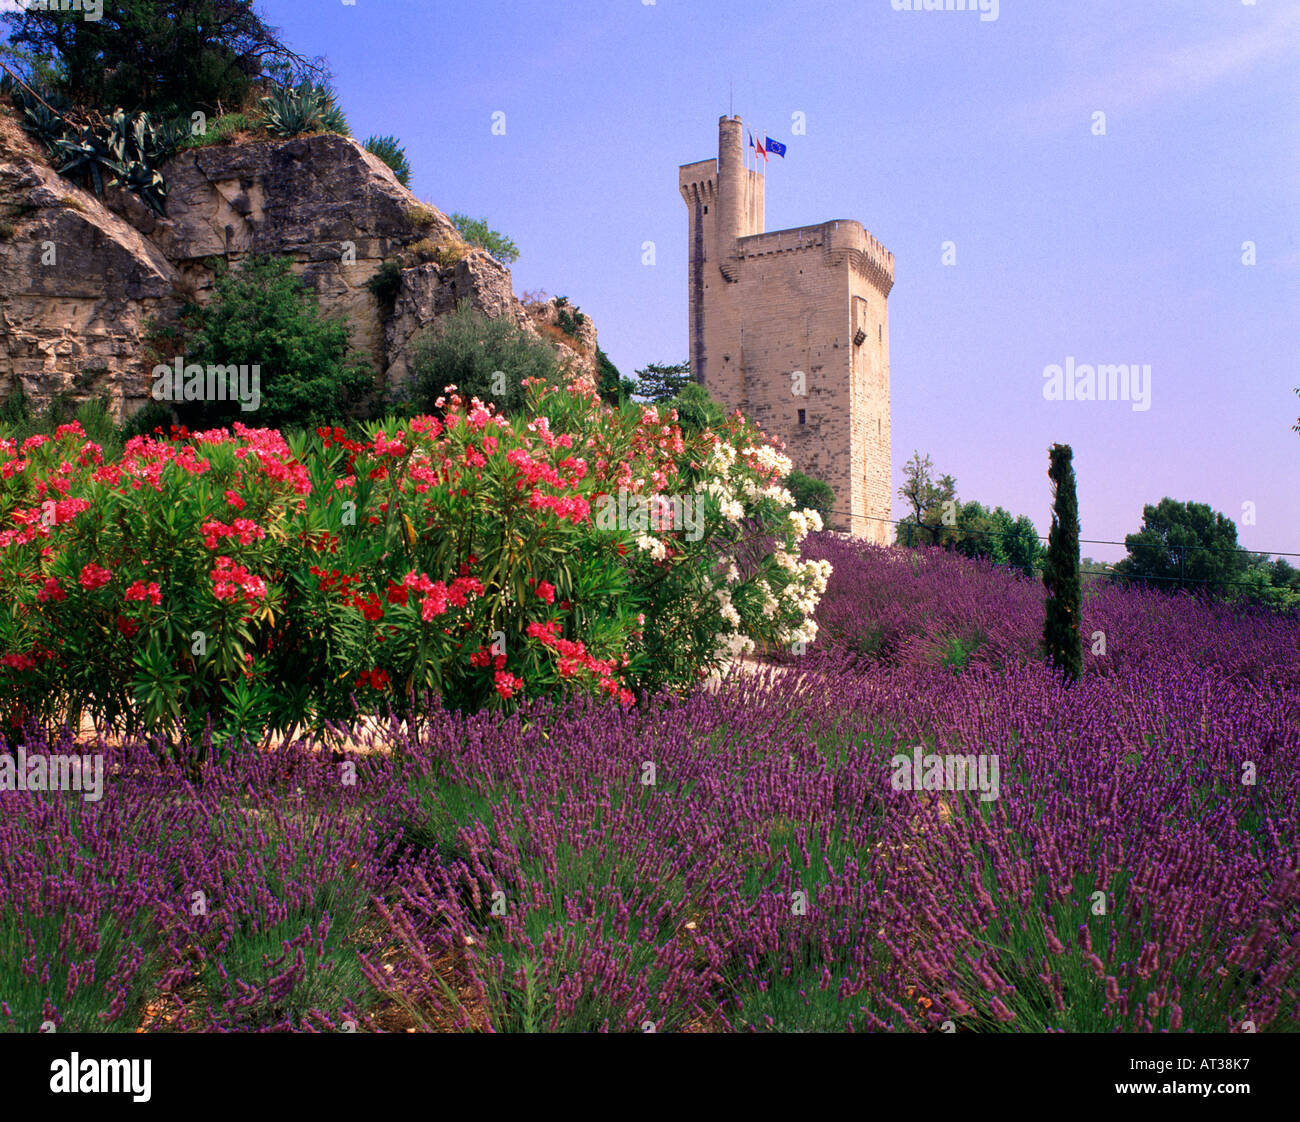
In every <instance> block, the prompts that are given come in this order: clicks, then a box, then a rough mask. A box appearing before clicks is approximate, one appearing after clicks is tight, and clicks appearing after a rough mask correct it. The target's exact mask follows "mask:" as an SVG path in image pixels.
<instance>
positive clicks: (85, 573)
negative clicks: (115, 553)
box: [81, 561, 113, 592]
mask: <svg viewBox="0 0 1300 1122" xmlns="http://www.w3.org/2000/svg"><path fill="white" fill-rule="evenodd" d="M112 579H113V574H112V573H110V572H109V571H108V570H107V569H105V568H104V567H103V566H102V565H97V564H95V562H94V561H91V562H90V563H89V564H88V565H85V566H84V567H83V568H82V570H81V587H82V588H84V589H85V590H86V591H87V592H94V591H95V590H96V589H99V588H103V587H104V585H106V584H108V582H109V581H111V580H112Z"/></svg>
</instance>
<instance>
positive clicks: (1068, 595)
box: [1043, 444, 1083, 682]
mask: <svg viewBox="0 0 1300 1122" xmlns="http://www.w3.org/2000/svg"><path fill="white" fill-rule="evenodd" d="M1073 459H1074V453H1073V451H1071V449H1070V446H1069V445H1068V444H1053V445H1052V449H1051V452H1050V453H1049V466H1048V469H1047V476H1048V478H1049V479H1050V480H1051V481H1052V496H1053V504H1052V528H1051V530H1050V531H1049V533H1048V537H1047V564H1046V565H1045V567H1044V569H1043V584H1045V585H1046V586H1047V617H1046V620H1045V621H1044V623H1043V649H1044V650H1045V652H1046V654H1047V657H1048V659H1049V660H1050V661H1051V663H1052V665H1054V666H1055V667H1057V668H1058V669H1060V670H1062V671H1064V673H1065V676H1066V677H1067V678H1068V679H1069V680H1070V681H1072V682H1073V681H1078V678H1079V675H1080V673H1082V671H1083V643H1082V640H1081V638H1080V636H1079V609H1080V603H1081V601H1082V593H1081V591H1080V585H1079V503H1078V499H1077V497H1076V496H1075V493H1074V465H1073V462H1072V461H1073Z"/></svg>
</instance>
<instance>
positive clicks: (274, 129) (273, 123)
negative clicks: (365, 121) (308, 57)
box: [262, 78, 351, 137]
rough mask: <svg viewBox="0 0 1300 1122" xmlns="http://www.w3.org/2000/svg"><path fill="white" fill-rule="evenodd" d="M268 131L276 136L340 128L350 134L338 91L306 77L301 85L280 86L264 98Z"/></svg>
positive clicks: (333, 130)
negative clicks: (337, 95) (337, 94)
mask: <svg viewBox="0 0 1300 1122" xmlns="http://www.w3.org/2000/svg"><path fill="white" fill-rule="evenodd" d="M262 109H263V113H264V114H265V123H266V131H267V132H269V133H270V134H271V135H272V136H285V137H288V136H301V135H302V134H303V133H309V132H337V133H342V134H343V135H344V136H350V135H351V130H350V129H349V128H348V123H347V119H346V118H345V117H344V116H343V110H341V109H340V108H339V106H338V101H337V100H336V98H335V95H334V92H333V91H332V90H330V89H328V88H327V87H325V86H322V85H317V84H316V83H314V82H312V81H310V80H309V79H306V78H304V79H303V80H302V81H301V82H299V83H298V85H297V86H288V85H285V86H279V87H277V88H275V89H273V90H272V91H271V93H270V95H269V96H267V97H264V98H262Z"/></svg>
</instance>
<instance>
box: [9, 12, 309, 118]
mask: <svg viewBox="0 0 1300 1122" xmlns="http://www.w3.org/2000/svg"><path fill="white" fill-rule="evenodd" d="M2 18H3V20H4V22H5V24H6V25H7V26H8V30H9V39H10V43H11V44H12V45H13V46H14V47H15V48H18V49H19V50H27V51H29V52H31V53H32V54H34V55H36V56H43V57H46V58H51V59H54V60H56V62H57V67H56V71H57V75H58V77H57V80H56V85H57V86H58V89H59V92H60V93H61V94H63V95H64V96H65V97H67V98H68V99H69V100H70V101H71V102H73V103H74V104H78V105H87V106H93V107H96V108H99V109H101V110H103V111H105V112H110V111H111V110H112V109H114V108H117V107H121V108H123V109H126V110H128V111H133V110H140V109H144V110H149V111H158V110H168V111H184V112H186V113H189V112H192V111H194V110H203V111H205V112H211V111H213V110H215V109H216V108H217V107H218V105H219V104H220V105H221V106H223V107H224V108H226V109H232V108H238V107H239V106H240V105H241V104H242V103H243V101H244V100H245V98H246V97H247V96H248V94H249V92H250V90H251V88H252V86H253V84H254V82H256V81H257V80H258V79H259V78H262V77H269V76H276V77H280V78H288V77H290V76H293V77H299V78H301V77H312V78H324V77H325V68H324V64H323V63H322V62H321V61H320V60H307V59H305V58H303V57H302V56H300V55H297V54H295V53H294V52H293V51H291V50H290V49H289V48H288V47H287V46H285V44H284V42H283V41H282V40H281V38H280V33H279V32H278V31H277V30H276V29H275V28H273V27H270V26H269V25H268V24H267V23H266V22H265V21H264V20H263V19H262V17H261V16H260V15H259V14H258V13H257V11H256V10H255V9H254V7H253V0H112V2H111V3H105V4H104V6H103V12H102V14H101V16H100V18H99V19H97V20H88V19H86V18H84V13H83V12H79V11H71V10H69V11H55V10H53V8H51V9H50V10H46V9H43V8H36V7H32V8H31V9H29V10H26V11H19V12H12V11H11V12H8V13H6V14H5V15H4V16H3V17H2Z"/></svg>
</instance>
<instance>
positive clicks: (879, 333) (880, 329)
mask: <svg viewBox="0 0 1300 1122" xmlns="http://www.w3.org/2000/svg"><path fill="white" fill-rule="evenodd" d="M876 338H878V339H879V340H880V341H881V342H882V343H883V342H884V341H885V325H884V324H883V323H878V324H876Z"/></svg>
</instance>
